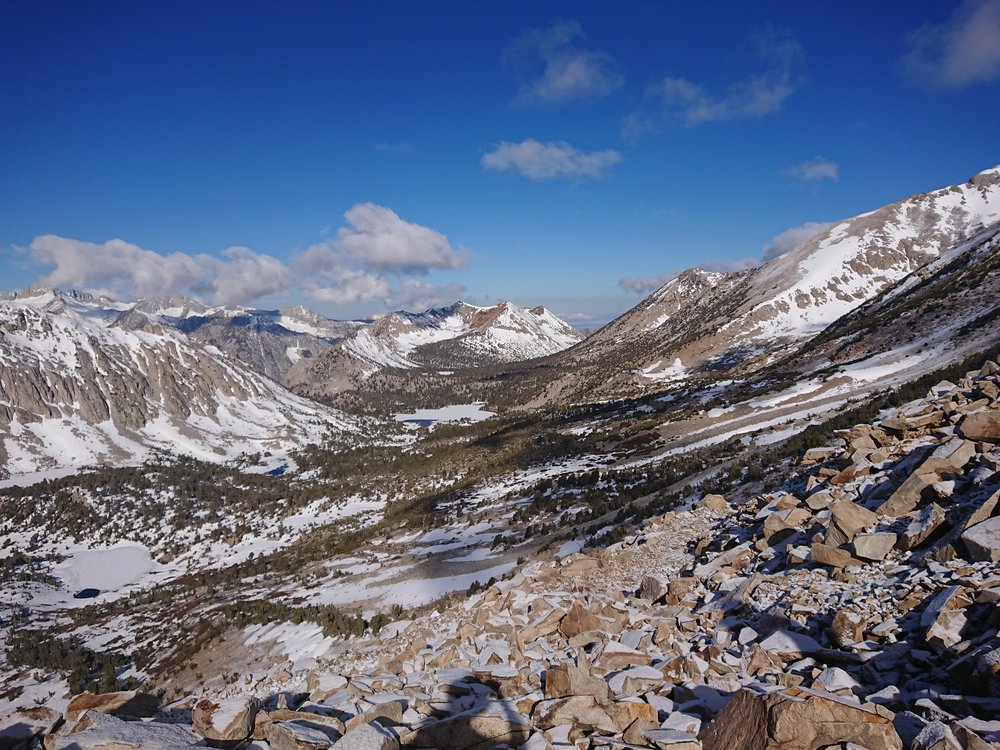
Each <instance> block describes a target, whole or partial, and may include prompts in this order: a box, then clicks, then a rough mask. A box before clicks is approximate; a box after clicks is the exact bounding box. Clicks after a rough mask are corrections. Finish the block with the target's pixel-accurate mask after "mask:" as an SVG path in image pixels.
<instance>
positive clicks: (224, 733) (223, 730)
mask: <svg viewBox="0 0 1000 750" xmlns="http://www.w3.org/2000/svg"><path fill="white" fill-rule="evenodd" d="M259 709H260V701H259V700H258V699H257V698H255V697H253V696H248V695H242V696H237V697H235V698H228V699H226V700H222V701H219V702H215V701H212V700H210V699H208V698H202V699H201V700H200V701H198V702H197V703H196V704H195V706H194V710H193V711H192V713H191V723H192V724H193V725H194V729H195V731H196V732H198V733H199V734H200V735H201V736H202V737H204V738H205V739H206V740H221V741H224V742H241V741H242V740H245V739H247V738H248V737H249V736H250V734H251V733H252V732H253V727H254V717H255V716H256V715H257V711H258V710H259Z"/></svg>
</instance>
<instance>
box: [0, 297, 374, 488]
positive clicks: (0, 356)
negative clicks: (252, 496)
mask: <svg viewBox="0 0 1000 750" xmlns="http://www.w3.org/2000/svg"><path fill="white" fill-rule="evenodd" d="M101 304H102V307H101V308H100V309H98V308H96V307H95V306H94V305H92V304H87V303H86V302H79V301H77V300H75V299H74V298H72V297H70V296H68V295H64V294H56V293H53V292H51V291H43V292H39V293H38V294H36V295H35V296H21V297H18V298H16V299H3V300H0V327H2V328H3V330H4V335H3V336H2V337H0V383H3V384H4V389H3V390H4V392H3V393H2V394H0V402H2V403H4V404H6V405H7V406H8V407H10V408H11V409H12V411H13V414H14V416H13V418H12V419H11V421H10V422H9V423H7V424H4V425H3V431H2V432H3V438H2V448H3V450H2V451H0V458H2V459H3V463H2V465H0V474H6V475H8V476H10V475H19V474H28V473H33V472H39V471H44V470H47V469H53V468H65V467H80V466H85V465H90V464H95V463H119V464H120V463H134V462H138V461H142V460H144V459H145V458H147V457H149V456H150V455H151V453H152V452H153V451H155V450H157V449H159V450H165V451H169V452H172V453H181V454H186V455H191V456H195V457H197V458H200V459H203V460H208V461H215V462H221V461H229V460H232V459H235V458H237V457H238V456H240V455H241V454H244V453H257V452H262V451H271V452H272V453H280V452H287V451H289V450H292V449H295V448H299V447H302V446H303V445H305V444H308V443H316V442H319V441H320V440H321V439H322V438H323V437H324V435H325V434H327V433H328V432H337V433H343V432H350V431H355V430H356V429H357V426H356V424H355V422H354V420H352V419H351V418H348V417H347V416H345V415H344V414H342V413H340V412H337V411H335V410H333V409H329V408H326V407H324V406H321V405H319V404H317V403H315V402H313V401H310V400H308V399H304V398H301V397H299V396H296V395H294V394H292V393H291V392H289V391H287V390H285V389H284V388H282V387H281V386H280V385H278V384H277V383H275V382H274V381H272V380H270V379H268V378H265V377H263V376H260V375H258V374H256V373H254V372H252V371H251V370H249V369H248V368H246V367H244V366H242V365H241V364H240V363H238V362H236V361H234V360H233V359H231V358H229V357H227V356H225V355H223V354H222V353H221V352H219V351H218V350H217V349H216V348H215V347H211V346H206V347H199V346H197V345H194V344H192V343H191V342H190V341H189V340H187V339H186V338H185V337H184V335H183V334H182V333H180V332H179V331H176V330H173V329H170V328H166V327H158V326H153V327H151V328H150V329H149V330H127V329H126V328H122V327H116V326H114V325H112V324H113V323H114V320H115V318H114V317H112V316H111V315H110V314H108V311H107V310H108V308H107V307H106V304H107V303H106V301H105V302H102V303H101ZM25 382H28V383H29V384H30V387H27V388H26V389H25V391H24V392H22V393H18V387H19V386H20V385H22V384H23V383H25ZM35 391H38V392H39V393H40V394H41V396H38V395H36V394H35ZM46 394H51V395H46ZM81 400H86V401H87V402H89V403H90V404H91V405H93V404H96V405H97V406H96V407H94V410H96V411H102V410H103V411H102V413H103V417H102V418H100V419H96V418H94V416H93V414H94V410H92V411H90V412H84V405H83V404H81ZM137 415H140V416H137Z"/></svg>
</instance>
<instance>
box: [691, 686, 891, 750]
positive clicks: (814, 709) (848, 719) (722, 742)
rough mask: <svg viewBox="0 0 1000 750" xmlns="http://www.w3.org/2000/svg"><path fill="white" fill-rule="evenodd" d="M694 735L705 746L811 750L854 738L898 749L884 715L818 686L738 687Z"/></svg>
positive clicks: (857, 741) (712, 749) (711, 748)
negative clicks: (771, 689) (763, 690)
mask: <svg viewBox="0 0 1000 750" xmlns="http://www.w3.org/2000/svg"><path fill="white" fill-rule="evenodd" d="M698 739H700V740H701V742H702V746H703V747H704V749H705V750H815V748H821V747H826V746H829V745H837V744H839V743H849V742H853V743H854V744H856V745H861V746H862V747H869V748H873V747H877V748H883V749H884V750H902V746H903V745H902V742H901V741H900V739H899V735H898V734H897V733H896V730H895V728H894V727H893V725H892V721H891V719H890V718H888V717H887V716H883V715H882V714H880V713H878V712H877V711H876V710H875V709H874V708H872V707H869V706H863V705H860V704H858V703H854V702H852V701H849V700H846V699H843V698H840V697H839V696H836V695H833V694H830V693H824V692H821V691H814V690H805V689H802V688H787V689H784V690H778V691H775V692H772V693H770V694H763V693H758V692H756V691H753V690H741V691H740V692H738V693H737V694H736V695H735V696H734V697H733V699H732V700H731V701H730V702H729V703H728V704H727V705H726V707H725V708H724V709H723V710H722V711H721V712H720V713H719V714H718V716H716V717H715V718H714V719H713V720H712V722H711V723H710V724H709V725H708V726H707V727H706V728H705V729H704V730H703V731H702V733H701V734H700V735H699V737H698Z"/></svg>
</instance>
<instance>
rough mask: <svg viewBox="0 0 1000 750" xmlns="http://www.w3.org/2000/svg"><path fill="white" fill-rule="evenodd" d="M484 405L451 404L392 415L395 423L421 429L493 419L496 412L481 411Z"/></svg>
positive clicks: (479, 403)
mask: <svg viewBox="0 0 1000 750" xmlns="http://www.w3.org/2000/svg"><path fill="white" fill-rule="evenodd" d="M483 406H485V403H484V402H482V401H477V402H475V403H473V404H453V405H451V406H442V407H441V408H440V409H417V410H416V411H415V412H413V413H412V414H395V415H393V416H394V417H395V419H396V421H397V422H413V423H415V424H418V425H420V426H421V427H429V426H431V425H433V424H436V423H437V422H482V421H483V420H484V419H489V418H490V417H495V416H496V412H492V411H486V410H485V409H483Z"/></svg>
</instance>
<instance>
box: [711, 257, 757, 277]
mask: <svg viewBox="0 0 1000 750" xmlns="http://www.w3.org/2000/svg"><path fill="white" fill-rule="evenodd" d="M759 265H760V260H759V259H757V258H740V259H738V260H707V261H705V262H704V263H702V264H701V265H700V266H698V268H701V269H703V270H705V271H715V272H716V273H735V272H736V271H746V270H747V269H750V268H756V267H757V266H759Z"/></svg>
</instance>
